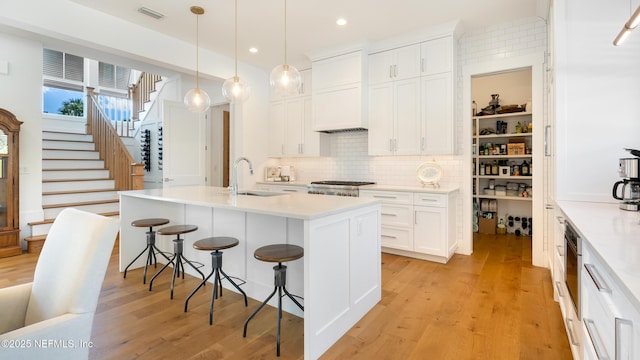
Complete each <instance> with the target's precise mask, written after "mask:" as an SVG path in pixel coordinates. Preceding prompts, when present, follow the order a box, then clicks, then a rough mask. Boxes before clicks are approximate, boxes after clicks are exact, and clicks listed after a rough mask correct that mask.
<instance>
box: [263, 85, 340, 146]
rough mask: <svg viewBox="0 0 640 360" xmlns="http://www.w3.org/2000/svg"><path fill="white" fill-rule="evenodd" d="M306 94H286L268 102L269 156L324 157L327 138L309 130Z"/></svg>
mask: <svg viewBox="0 0 640 360" xmlns="http://www.w3.org/2000/svg"><path fill="white" fill-rule="evenodd" d="M311 107H312V100H311V97H310V96H299V95H295V96H290V97H287V98H284V99H281V100H277V101H272V102H271V104H270V110H269V145H268V152H269V156H271V157H282V156H288V157H302V156H327V155H328V154H329V148H330V144H329V138H328V135H327V134H322V133H318V132H315V131H313V130H311V113H312V109H311Z"/></svg>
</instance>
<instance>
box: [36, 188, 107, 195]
mask: <svg viewBox="0 0 640 360" xmlns="http://www.w3.org/2000/svg"><path fill="white" fill-rule="evenodd" d="M107 191H118V190H116V189H91V190H67V191H46V192H43V193H42V195H43V196H44V195H72V194H85V193H96V192H107Z"/></svg>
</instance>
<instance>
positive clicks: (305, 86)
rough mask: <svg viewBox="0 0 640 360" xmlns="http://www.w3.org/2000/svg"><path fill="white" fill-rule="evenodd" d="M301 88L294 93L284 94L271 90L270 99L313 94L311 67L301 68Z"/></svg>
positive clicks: (275, 99)
mask: <svg viewBox="0 0 640 360" xmlns="http://www.w3.org/2000/svg"><path fill="white" fill-rule="evenodd" d="M300 78H301V82H300V88H299V89H298V91H297V93H296V94H294V95H285V96H282V95H280V94H278V93H276V92H274V91H271V92H270V96H269V98H270V100H271V101H277V100H283V99H288V98H292V97H299V96H311V69H305V70H300Z"/></svg>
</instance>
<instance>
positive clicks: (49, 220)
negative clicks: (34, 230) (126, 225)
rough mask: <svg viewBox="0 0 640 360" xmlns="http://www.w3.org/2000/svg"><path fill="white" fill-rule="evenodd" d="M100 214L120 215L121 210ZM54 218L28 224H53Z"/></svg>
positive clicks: (107, 215)
mask: <svg viewBox="0 0 640 360" xmlns="http://www.w3.org/2000/svg"><path fill="white" fill-rule="evenodd" d="M98 215H102V216H106V217H111V216H120V212H119V211H109V212H103V213H98ZM54 220H55V218H54V219H44V220H40V221H32V222H29V223H27V225H29V226H35V225H45V224H53V221H54ZM37 236H43V235H37ZM45 236H46V235H45Z"/></svg>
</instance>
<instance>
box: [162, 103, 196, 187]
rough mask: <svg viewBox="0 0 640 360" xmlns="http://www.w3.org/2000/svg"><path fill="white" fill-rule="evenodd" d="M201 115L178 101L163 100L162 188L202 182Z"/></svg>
mask: <svg viewBox="0 0 640 360" xmlns="http://www.w3.org/2000/svg"><path fill="white" fill-rule="evenodd" d="M204 118H205V115H204V114H195V113H192V112H190V111H189V110H187V108H186V107H185V106H184V104H182V103H181V102H175V101H164V103H163V123H164V131H163V134H162V136H163V137H164V139H163V140H164V145H163V146H164V151H163V153H164V160H163V165H164V167H163V186H164V187H171V186H185V185H204V184H205V176H206V169H205V156H206V152H205V135H206V132H205V127H204V120H205V119H204Z"/></svg>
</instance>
